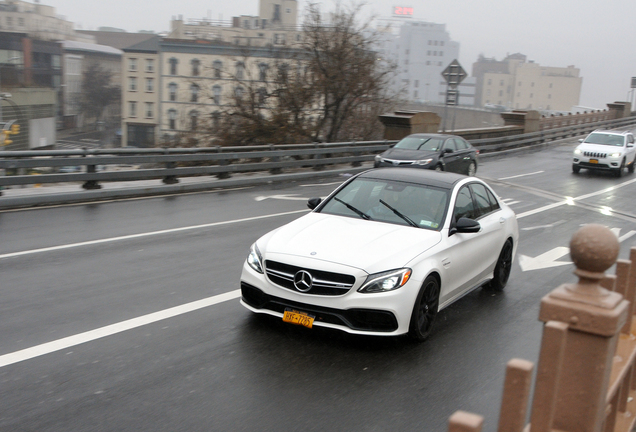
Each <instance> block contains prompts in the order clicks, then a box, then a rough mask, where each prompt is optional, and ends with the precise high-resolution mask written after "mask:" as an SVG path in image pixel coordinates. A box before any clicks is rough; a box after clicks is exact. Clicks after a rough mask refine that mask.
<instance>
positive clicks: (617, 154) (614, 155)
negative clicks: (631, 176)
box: [610, 152, 622, 158]
mask: <svg viewBox="0 0 636 432" xmlns="http://www.w3.org/2000/svg"><path fill="white" fill-rule="evenodd" d="M621 156H622V153H621V152H617V153H612V154H611V155H610V157H613V158H619V157H621Z"/></svg>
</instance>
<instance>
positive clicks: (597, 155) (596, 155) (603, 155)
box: [583, 151, 607, 159]
mask: <svg viewBox="0 0 636 432" xmlns="http://www.w3.org/2000/svg"><path fill="white" fill-rule="evenodd" d="M583 156H586V157H591V158H597V159H603V158H606V157H607V153H597V152H589V151H586V152H583Z"/></svg>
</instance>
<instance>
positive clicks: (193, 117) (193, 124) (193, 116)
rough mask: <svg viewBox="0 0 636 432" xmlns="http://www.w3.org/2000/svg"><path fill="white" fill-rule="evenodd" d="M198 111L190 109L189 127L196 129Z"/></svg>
mask: <svg viewBox="0 0 636 432" xmlns="http://www.w3.org/2000/svg"><path fill="white" fill-rule="evenodd" d="M198 117H199V113H198V112H197V111H190V129H191V130H197V118H198Z"/></svg>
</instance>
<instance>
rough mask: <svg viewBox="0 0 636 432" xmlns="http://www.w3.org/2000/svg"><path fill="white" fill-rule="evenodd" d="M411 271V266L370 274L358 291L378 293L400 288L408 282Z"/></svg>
mask: <svg viewBox="0 0 636 432" xmlns="http://www.w3.org/2000/svg"><path fill="white" fill-rule="evenodd" d="M411 273H412V271H411V269H410V268H403V269H397V270H389V271H385V272H381V273H375V274H372V275H369V276H368V277H367V280H366V281H365V282H364V284H362V286H361V287H360V288H359V289H358V292H361V293H378V292H386V291H392V290H394V289H398V288H400V287H401V286H403V285H404V284H405V283H407V282H408V280H409V279H410V278H411Z"/></svg>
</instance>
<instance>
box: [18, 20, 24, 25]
mask: <svg viewBox="0 0 636 432" xmlns="http://www.w3.org/2000/svg"><path fill="white" fill-rule="evenodd" d="M18 25H19V26H20V27H24V18H18Z"/></svg>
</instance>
